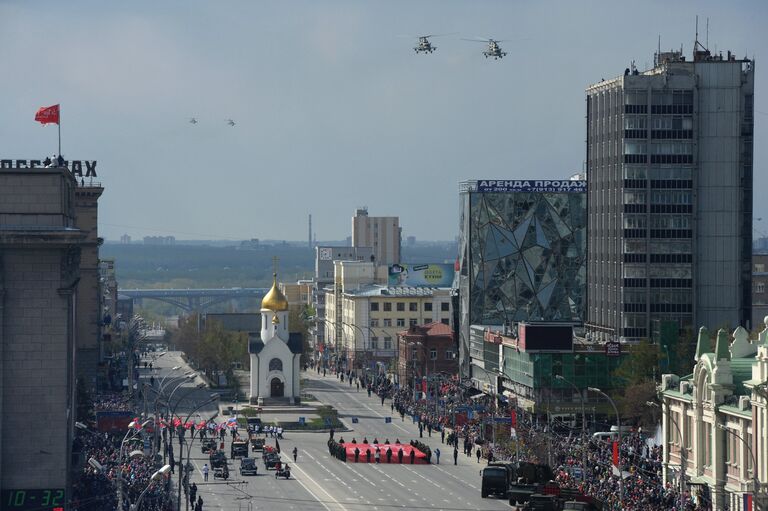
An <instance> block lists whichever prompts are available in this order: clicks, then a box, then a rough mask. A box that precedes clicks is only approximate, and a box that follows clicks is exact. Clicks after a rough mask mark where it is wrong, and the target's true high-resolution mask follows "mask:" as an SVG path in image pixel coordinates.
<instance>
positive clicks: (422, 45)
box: [399, 33, 454, 53]
mask: <svg viewBox="0 0 768 511" xmlns="http://www.w3.org/2000/svg"><path fill="white" fill-rule="evenodd" d="M446 35H454V34H453V33H452V34H430V35H419V36H399V37H416V39H418V40H419V42H417V43H416V46H414V47H413V51H415V52H416V53H432V52H433V51H435V50H437V46H434V45H433V44H432V43H431V42H430V41H429V38H430V37H442V36H446Z"/></svg>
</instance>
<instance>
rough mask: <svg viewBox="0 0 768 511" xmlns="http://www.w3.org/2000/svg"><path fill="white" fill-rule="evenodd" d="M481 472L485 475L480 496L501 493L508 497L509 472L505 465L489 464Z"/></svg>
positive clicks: (484, 496)
mask: <svg viewBox="0 0 768 511" xmlns="http://www.w3.org/2000/svg"><path fill="white" fill-rule="evenodd" d="M480 474H481V475H482V476H483V479H482V482H481V485H480V496H481V497H482V498H486V497H487V496H488V495H501V496H502V497H506V496H507V494H508V493H509V472H508V471H507V469H506V468H505V467H499V466H488V467H485V468H484V469H483V470H482V472H480Z"/></svg>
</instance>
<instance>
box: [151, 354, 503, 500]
mask: <svg viewBox="0 0 768 511" xmlns="http://www.w3.org/2000/svg"><path fill="white" fill-rule="evenodd" d="M180 364H183V363H182V362H180V359H179V358H178V357H177V356H176V355H175V354H174V353H169V354H167V355H165V356H164V357H162V358H160V359H158V360H157V361H156V362H155V366H156V367H157V366H158V365H159V366H160V369H159V371H158V373H160V374H167V373H166V371H167V370H168V369H167V368H170V367H173V366H176V365H180ZM164 368H165V369H164ZM186 370H187V368H186V366H184V369H183V370H180V371H178V372H181V373H183V372H185V371H186ZM157 377H158V375H157V374H156V375H155V378H157ZM302 378H308V381H309V383H308V385H307V387H306V388H305V389H304V391H305V392H306V393H308V394H312V395H313V396H315V398H317V399H318V400H319V401H321V402H323V403H325V404H329V405H332V406H333V407H334V408H336V409H337V410H338V411H339V415H340V417H341V419H342V421H343V422H344V423H345V424H346V425H347V427H348V428H350V429H352V431H350V432H338V433H336V438H337V439H338V438H339V436H343V437H344V439H345V440H347V441H351V440H352V438H355V439H356V440H357V441H358V443H360V442H362V440H363V438H364V437H367V438H368V440H369V441H371V442H372V441H373V439H374V438H378V439H379V440H380V441H382V442H383V441H384V440H385V439H389V440H391V441H392V442H394V441H395V440H396V439H399V440H400V441H401V442H402V443H406V444H407V443H408V442H409V441H410V440H411V439H416V438H419V431H418V428H417V426H416V424H413V422H412V420H411V419H410V418H408V417H406V418H405V421H402V420H401V419H400V416H399V415H398V414H396V415H394V416H393V417H392V422H391V423H386V422H385V417H389V416H390V415H391V413H390V401H389V400H387V401H386V403H385V406H382V405H381V401H380V399H378V398H377V396H376V395H375V394H373V395H372V397H370V398H369V397H368V396H367V393H366V392H364V391H363V390H360V391H357V389H356V387H354V386H353V387H351V388H350V387H349V385H348V384H346V383H341V382H340V381H339V380H337V379H336V378H335V377H333V376H331V375H328V376H327V377H322V376H318V375H317V374H316V373H313V372H311V371H310V372H308V373H302ZM169 380H170V378H169ZM198 381H199V380H198ZM179 392H181V390H180V391H179ZM175 400H176V398H175V397H174V401H175ZM180 408H181V406H180ZM352 417H357V419H358V423H355V424H353V423H352ZM217 420H219V421H220V420H222V417H219V418H217ZM284 436H285V438H284V439H283V440H280V447H281V450H282V457H283V460H284V461H288V462H289V463H290V466H291V469H292V472H291V479H290V480H284V479H279V480H276V479H275V477H274V471H272V470H270V471H266V470H265V469H264V464H263V463H262V462H261V457H260V453H259V455H258V456H257V459H258V467H259V475H258V476H244V477H241V476H240V475H239V473H238V467H239V460H235V461H232V460H229V468H230V479H229V481H227V482H224V481H221V480H215V481H214V478H213V472H212V471H211V473H210V475H209V479H208V482H207V483H206V482H204V481H203V476H202V472H201V469H202V467H203V464H204V463H206V462H207V456H206V455H203V454H202V453H201V452H200V447H199V443H198V442H197V440H195V443H194V444H193V446H192V449H191V453H192V460H191V461H192V464H193V466H194V467H195V472H194V474H193V475H192V477H191V479H190V481H191V482H195V483H196V484H197V486H198V490H199V491H198V494H199V495H201V496H202V498H203V501H204V507H203V509H204V510H206V511H207V510H254V509H269V510H278V511H282V510H297V511H298V510H324V511H361V510H363V509H373V511H389V510H393V509H429V510H445V511H460V510H502V509H503V510H509V509H510V507H509V505H508V504H507V502H506V501H505V500H497V499H491V498H488V499H482V498H480V476H479V470H480V469H481V468H482V467H483V464H482V463H480V464H478V463H477V460H476V459H474V458H468V457H466V456H465V455H463V454H462V453H461V452H460V453H459V458H458V466H454V464H453V449H451V448H449V447H448V446H446V445H442V444H441V443H440V435H439V434H436V433H433V435H432V438H428V436H427V433H426V431H425V432H424V438H422V439H421V440H422V441H423V442H425V443H427V444H428V445H430V447H431V448H432V450H433V452H434V450H435V448H440V450H441V451H442V454H441V457H440V464H439V465H437V464H435V463H434V461H435V456H434V454H433V458H432V460H433V464H431V465H407V464H403V465H400V464H397V463H395V464H391V465H388V464H378V465H377V464H374V463H370V464H368V463H351V462H350V463H344V462H342V461H340V460H338V459H336V458H332V457H330V455H329V454H328V447H327V444H326V442H327V440H328V434H327V433H295V432H286V433H285V435H284ZM230 442H231V437H230V436H229V435H228V436H227V439H226V453H227V455H229V447H230ZM267 444H268V445H275V441H274V440H273V439H267ZM294 447H297V448H298V462H296V463H294V461H293V458H292V456H291V452H292V450H293V448H294ZM177 478H178V473H177V474H176V476H175V478H174V479H177ZM183 498H184V497H183V495H182V499H183ZM183 508H184V506H183V504H182V509H183Z"/></svg>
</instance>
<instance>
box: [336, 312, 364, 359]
mask: <svg viewBox="0 0 768 511" xmlns="http://www.w3.org/2000/svg"><path fill="white" fill-rule="evenodd" d="M341 324H342V325H346V326H348V327H351V328H353V329H355V328H356V329H357V331H358V332H360V335H362V336H363V349H365V346H366V345H367V343H366V339H365V332H363V329H362V328H360V327H359V326H357V325H355V324H354V323H345V322H343V321H342V322H341ZM353 334H354V336H355V365H357V364H359V362H358V360H357V351H358V350H357V333H355V332H354V330H353Z"/></svg>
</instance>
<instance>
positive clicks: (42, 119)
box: [35, 105, 59, 124]
mask: <svg viewBox="0 0 768 511" xmlns="http://www.w3.org/2000/svg"><path fill="white" fill-rule="evenodd" d="M35 120H36V121H37V122H39V123H40V124H59V105H53V106H41V107H40V108H39V109H38V110H37V113H36V114H35Z"/></svg>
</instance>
